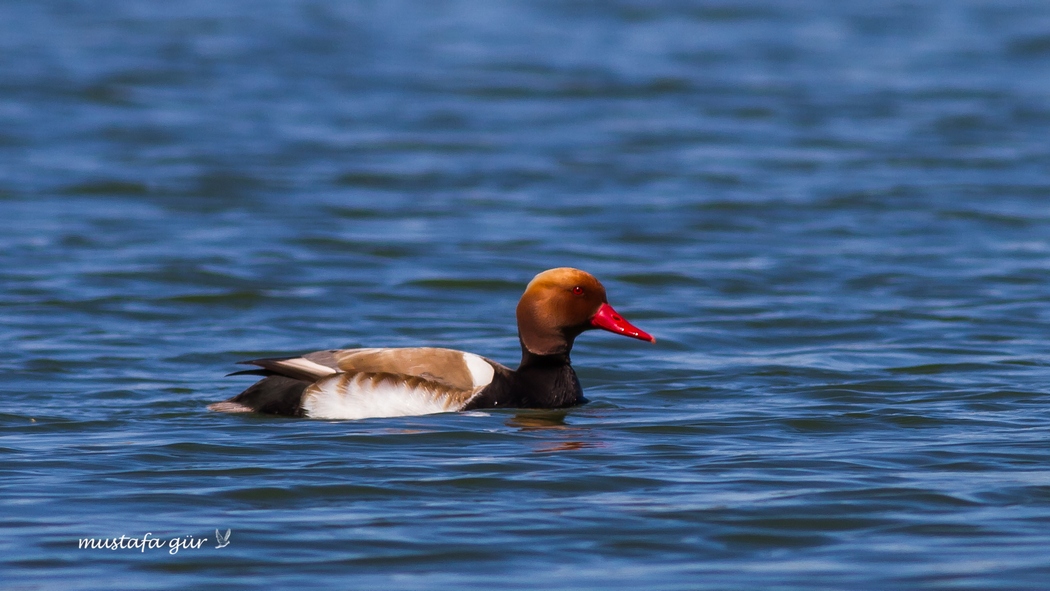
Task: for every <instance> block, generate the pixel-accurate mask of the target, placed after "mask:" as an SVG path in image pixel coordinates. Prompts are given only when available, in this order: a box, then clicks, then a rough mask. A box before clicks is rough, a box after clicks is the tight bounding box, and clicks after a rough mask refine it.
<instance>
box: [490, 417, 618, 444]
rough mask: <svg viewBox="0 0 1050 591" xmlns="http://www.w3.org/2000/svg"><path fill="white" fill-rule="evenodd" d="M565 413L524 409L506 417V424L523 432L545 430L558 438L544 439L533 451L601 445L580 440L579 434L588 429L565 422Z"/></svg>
mask: <svg viewBox="0 0 1050 591" xmlns="http://www.w3.org/2000/svg"><path fill="white" fill-rule="evenodd" d="M567 415H568V412H567V411H564V410H525V411H520V412H518V413H517V414H515V415H514V416H513V417H511V418H509V419H507V426H508V427H515V428H517V429H518V430H519V431H523V432H524V431H539V432H544V431H547V432H550V433H551V435H553V436H555V437H557V439H559V441H545V442H543V443H541V444H539V445H537V446H536V449H535V450H533V453H554V452H560V451H576V450H580V449H584V448H588V447H600V446H601V444H600V443H595V442H591V441H581V440H580V438H581V436H582V437H586V436H588V435H589V433H590V431H589V430H588V429H582V428H580V427H574V426H572V425H569V424H567V423H566V422H565V417H566V416H567Z"/></svg>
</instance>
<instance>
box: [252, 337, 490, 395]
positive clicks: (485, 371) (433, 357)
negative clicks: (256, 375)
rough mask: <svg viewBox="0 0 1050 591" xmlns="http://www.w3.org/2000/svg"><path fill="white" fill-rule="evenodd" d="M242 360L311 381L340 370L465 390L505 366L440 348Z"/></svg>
mask: <svg viewBox="0 0 1050 591" xmlns="http://www.w3.org/2000/svg"><path fill="white" fill-rule="evenodd" d="M242 363H245V364H249V365H255V366H258V367H261V368H263V369H264V370H266V371H268V372H270V373H274V374H278V375H284V376H288V377H291V378H295V379H299V380H304V381H309V382H314V381H317V380H320V379H322V378H325V377H327V376H331V375H334V374H337V373H351V374H357V373H366V374H395V375H402V376H413V377H417V378H421V379H423V380H427V381H430V382H436V383H438V384H442V385H444V386H447V387H449V388H452V389H455V390H463V391H473V390H474V389H476V388H478V387H482V386H485V385H487V384H488V383H490V382H491V381H492V376H493V373H494V368H504V367H503V366H502V365H500V364H499V363H496V362H494V361H491V360H489V359H485V358H484V357H480V356H478V355H474V354H473V353H465V352H463V351H455V350H453V349H440V348H436V347H413V348H395V349H333V350H329V351H317V352H314V353H308V354H306V355H303V356H301V357H289V358H275V359H255V360H252V361H244V362H242ZM504 369H506V368H504Z"/></svg>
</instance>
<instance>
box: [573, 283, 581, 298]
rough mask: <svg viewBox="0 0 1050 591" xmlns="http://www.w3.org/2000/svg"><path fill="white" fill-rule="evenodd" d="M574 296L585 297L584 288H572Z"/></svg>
mask: <svg viewBox="0 0 1050 591" xmlns="http://www.w3.org/2000/svg"><path fill="white" fill-rule="evenodd" d="M572 295H578V296H582V295H583V288H582V287H580V286H579V285H577V286H576V287H574V288H572Z"/></svg>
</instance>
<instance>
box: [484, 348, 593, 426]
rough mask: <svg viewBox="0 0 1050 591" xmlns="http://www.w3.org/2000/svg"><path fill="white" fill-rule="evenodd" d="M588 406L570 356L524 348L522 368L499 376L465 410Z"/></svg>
mask: <svg viewBox="0 0 1050 591" xmlns="http://www.w3.org/2000/svg"><path fill="white" fill-rule="evenodd" d="M584 402H587V400H586V399H585V398H584V397H583V390H582V389H581V388H580V382H579V380H577V379H576V372H574V371H573V370H572V366H571V365H569V352H568V351H565V352H564V353H554V354H552V355H537V354H535V353H533V352H532V351H529V350H528V349H526V348H525V346H524V345H522V347H521V365H519V366H518V369H516V370H514V371H509V372H508V371H505V372H504V373H501V374H497V375H496V378H495V379H494V380H493V382H492V384H491V385H490V386H489V387H487V388H485V390H484V392H482V394H481V395H479V396H478V397H476V398H474V399H473V400H472V401H471V402H470V404H468V405H467V407H465V408H464V410H471V409H474V408H506V407H511V408H565V407H567V406H575V405H577V404H582V403H584Z"/></svg>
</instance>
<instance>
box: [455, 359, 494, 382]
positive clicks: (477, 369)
mask: <svg viewBox="0 0 1050 591" xmlns="http://www.w3.org/2000/svg"><path fill="white" fill-rule="evenodd" d="M463 362H464V363H466V364H467V369H469V370H470V378H471V379H472V380H474V387H475V388H479V387H481V386H488V385H489V384H491V383H492V376H493V374H495V370H493V369H492V366H491V365H489V362H488V361H485V360H484V359H482V358H481V357H479V356H477V355H475V354H473V353H464V354H463Z"/></svg>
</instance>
